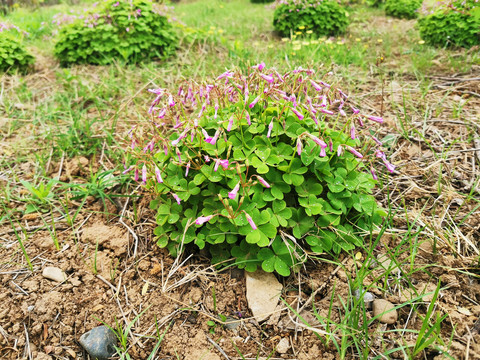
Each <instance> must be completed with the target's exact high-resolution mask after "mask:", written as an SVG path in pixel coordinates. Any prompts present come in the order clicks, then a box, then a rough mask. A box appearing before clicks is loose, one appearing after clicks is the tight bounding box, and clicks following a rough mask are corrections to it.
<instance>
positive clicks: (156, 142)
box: [127, 64, 393, 276]
mask: <svg viewBox="0 0 480 360" xmlns="http://www.w3.org/2000/svg"><path fill="white" fill-rule="evenodd" d="M263 67H264V65H263V64H260V65H258V66H257V67H254V69H253V70H251V73H250V74H249V75H248V76H247V77H245V76H242V75H240V74H239V73H234V72H226V73H224V74H222V75H221V76H219V78H218V79H217V81H216V82H215V84H214V85H206V86H201V85H192V84H185V85H184V86H183V87H182V88H181V89H180V90H179V91H178V92H176V95H173V93H172V94H171V93H169V92H167V91H166V90H165V89H152V90H150V91H151V92H153V93H155V94H157V98H156V99H155V101H154V103H153V104H152V107H151V109H150V112H151V113H152V114H154V115H155V117H153V118H152V119H153V122H152V127H151V129H143V128H135V129H133V130H132V131H131V132H130V137H131V141H132V142H131V146H129V147H128V148H129V149H133V150H132V151H131V152H130V154H129V156H128V158H127V163H130V164H132V166H131V170H133V169H135V179H136V180H139V177H140V174H141V178H142V182H143V183H144V184H145V185H146V188H147V189H150V190H151V191H152V192H153V193H154V194H155V195H156V198H155V200H153V201H152V202H151V208H152V209H153V210H156V212H157V215H156V222H157V225H158V226H157V228H156V229H155V232H154V233H155V236H156V240H157V244H158V245H159V246H160V247H166V248H167V249H168V250H169V251H170V253H172V254H173V255H176V254H177V251H178V249H179V247H183V246H184V245H186V244H191V245H196V247H198V248H199V249H203V248H205V247H206V248H208V249H209V250H210V253H211V255H212V262H213V263H219V262H222V261H224V260H227V259H230V258H232V257H233V258H235V259H236V263H237V264H238V266H239V267H241V268H245V269H246V270H247V271H254V270H255V269H257V267H258V266H261V267H262V268H263V269H264V270H265V271H270V272H272V271H276V272H277V273H279V274H280V275H283V276H288V275H289V274H290V271H291V268H292V267H295V265H297V264H299V263H302V262H303V261H305V260H306V254H307V249H310V251H312V252H315V253H322V252H331V253H337V254H338V253H339V252H340V251H342V250H346V251H348V250H352V249H354V248H355V246H356V245H360V244H362V242H363V239H362V236H361V235H362V234H366V233H369V232H370V230H371V229H372V226H374V224H379V223H380V222H381V221H382V215H384V211H383V210H381V209H378V208H377V204H376V201H375V198H374V197H373V196H372V195H371V190H372V188H373V187H374V185H375V181H374V180H373V179H372V175H371V174H369V173H368V170H367V169H366V165H365V162H367V163H368V162H375V161H376V160H375V159H379V158H382V159H383V161H384V163H385V165H387V167H388V168H389V169H390V170H391V171H393V166H392V165H391V164H389V163H388V162H387V161H386V159H385V157H384V153H383V152H382V151H381V150H379V149H377V153H376V157H374V158H373V160H372V159H371V158H370V157H368V156H366V155H365V156H363V155H362V154H360V153H359V152H357V151H356V150H355V148H362V146H363V145H365V146H367V144H369V145H368V148H371V147H372V146H378V145H376V143H375V142H374V141H373V140H374V138H372V136H371V135H370V134H371V133H370V132H369V131H373V130H372V127H371V125H372V124H375V122H381V121H382V120H381V119H380V118H376V117H371V116H367V117H366V118H367V119H368V120H367V121H368V122H369V127H368V129H369V131H368V132H365V135H364V136H362V137H361V138H359V134H360V133H361V132H362V131H361V128H359V129H358V130H357V133H356V134H355V128H354V123H355V122H358V124H360V125H362V124H363V125H364V123H363V120H362V118H364V117H365V116H364V115H360V114H359V113H358V110H356V109H355V108H352V110H350V109H349V110H347V111H349V112H353V114H351V115H350V116H348V115H347V113H346V112H345V110H342V107H343V106H346V104H347V102H346V101H347V98H346V95H345V94H344V93H343V92H341V90H339V89H336V88H334V87H333V86H331V85H329V84H326V83H324V82H322V81H321V80H317V81H318V82H320V83H321V84H322V85H319V84H318V83H316V82H315V81H313V80H312V78H311V75H312V74H313V71H311V70H301V69H300V70H294V71H292V72H289V73H287V74H285V75H284V76H282V75H280V74H278V73H276V72H275V70H272V69H271V70H268V71H265V72H261V70H262V69H263ZM267 74H269V75H267ZM242 84H248V85H246V86H245V85H242ZM250 91H251V93H250ZM292 92H295V93H296V95H293V94H292ZM162 99H163V100H162ZM165 101H166V103H165V104H163V103H164V102H165ZM160 103H162V104H163V105H161V106H160ZM333 104H336V105H333ZM192 106H193V108H192ZM295 107H296V109H295ZM329 107H331V108H332V110H329V109H328V108H329ZM336 111H338V114H340V115H339V116H341V117H342V119H336V118H337V116H338V115H337V112H336ZM330 116H331V117H332V119H336V120H331V119H329V117H330ZM157 118H160V121H161V122H162V123H163V124H165V125H160V124H156V121H158V120H156V119H157ZM345 129H348V130H347V131H345ZM365 129H366V128H365ZM214 133H215V135H213V134H214ZM314 134H316V135H314ZM317 135H318V136H317ZM322 139H323V140H322ZM361 139H362V140H361ZM375 139H376V138H375ZM376 141H378V139H376ZM156 149H158V151H157V150H156ZM364 149H365V150H366V149H367V147H365V148H364ZM345 150H348V151H345ZM195 219H196V220H195Z"/></svg>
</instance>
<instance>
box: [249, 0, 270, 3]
mask: <svg viewBox="0 0 480 360" xmlns="http://www.w3.org/2000/svg"><path fill="white" fill-rule="evenodd" d="M250 1H251V2H252V3H256V4H265V3H271V2H274V1H275V0H250Z"/></svg>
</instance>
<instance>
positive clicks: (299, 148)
mask: <svg viewBox="0 0 480 360" xmlns="http://www.w3.org/2000/svg"><path fill="white" fill-rule="evenodd" d="M302 148H303V146H302V140H300V138H298V139H297V154H298V156H300V155H302Z"/></svg>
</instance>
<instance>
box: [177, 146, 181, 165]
mask: <svg viewBox="0 0 480 360" xmlns="http://www.w3.org/2000/svg"><path fill="white" fill-rule="evenodd" d="M177 157H178V162H179V163H182V154H181V153H180V150H178V148H177Z"/></svg>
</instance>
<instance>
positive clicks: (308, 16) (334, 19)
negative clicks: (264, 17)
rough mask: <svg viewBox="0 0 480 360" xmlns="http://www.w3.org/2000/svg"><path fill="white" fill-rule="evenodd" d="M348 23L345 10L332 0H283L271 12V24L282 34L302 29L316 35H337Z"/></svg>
mask: <svg viewBox="0 0 480 360" xmlns="http://www.w3.org/2000/svg"><path fill="white" fill-rule="evenodd" d="M348 23H349V21H348V16H347V12H346V11H345V9H344V8H343V7H342V6H341V5H339V4H338V3H337V2H336V1H333V0H323V1H318V0H283V1H281V2H280V4H279V5H278V7H277V8H276V9H275V12H274V14H273V26H274V27H275V30H276V31H278V32H279V33H280V34H281V35H282V36H290V35H291V34H292V33H296V32H300V31H301V30H303V29H306V31H312V32H313V34H314V35H316V36H331V35H338V34H342V33H344V32H345V30H346V29H347V26H348Z"/></svg>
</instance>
